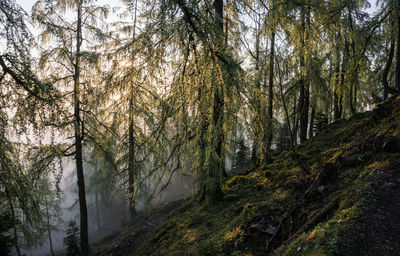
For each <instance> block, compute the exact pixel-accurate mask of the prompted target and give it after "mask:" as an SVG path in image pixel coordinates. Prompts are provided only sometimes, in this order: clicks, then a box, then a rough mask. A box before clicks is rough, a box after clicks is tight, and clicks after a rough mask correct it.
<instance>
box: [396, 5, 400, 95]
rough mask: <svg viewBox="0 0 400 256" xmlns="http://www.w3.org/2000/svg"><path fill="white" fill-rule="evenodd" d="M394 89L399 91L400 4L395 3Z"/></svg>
mask: <svg viewBox="0 0 400 256" xmlns="http://www.w3.org/2000/svg"><path fill="white" fill-rule="evenodd" d="M396 9H397V11H396V12H397V53H396V88H397V91H400V3H399V1H397V8H396Z"/></svg>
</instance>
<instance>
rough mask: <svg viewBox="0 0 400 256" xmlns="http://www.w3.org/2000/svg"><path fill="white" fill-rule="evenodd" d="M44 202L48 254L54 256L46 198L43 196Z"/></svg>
mask: <svg viewBox="0 0 400 256" xmlns="http://www.w3.org/2000/svg"><path fill="white" fill-rule="evenodd" d="M44 200H45V206H46V218H47V234H48V235H49V245H50V253H51V255H52V256H54V250H53V241H52V239H51V228H50V215H49V207H48V205H47V197H46V196H44Z"/></svg>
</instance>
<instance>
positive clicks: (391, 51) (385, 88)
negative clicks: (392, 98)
mask: <svg viewBox="0 0 400 256" xmlns="http://www.w3.org/2000/svg"><path fill="white" fill-rule="evenodd" d="M394 46H395V40H394V37H393V36H392V38H391V39H390V48H389V54H388V58H387V61H386V65H385V68H384V70H383V74H382V84H383V100H386V99H387V97H388V95H389V93H391V94H393V93H394V92H393V91H394V90H393V89H392V88H391V87H390V86H389V81H388V76H389V72H390V67H391V66H392V62H393V57H394Z"/></svg>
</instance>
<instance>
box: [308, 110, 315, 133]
mask: <svg viewBox="0 0 400 256" xmlns="http://www.w3.org/2000/svg"><path fill="white" fill-rule="evenodd" d="M314 118H315V104H313V105H312V108H311V117H310V128H309V130H308V138H312V137H313V136H314Z"/></svg>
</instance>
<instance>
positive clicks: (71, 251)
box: [64, 221, 81, 256]
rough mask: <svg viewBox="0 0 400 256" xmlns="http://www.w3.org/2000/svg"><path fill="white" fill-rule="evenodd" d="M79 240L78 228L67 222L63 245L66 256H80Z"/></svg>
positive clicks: (73, 223)
mask: <svg viewBox="0 0 400 256" xmlns="http://www.w3.org/2000/svg"><path fill="white" fill-rule="evenodd" d="M79 240H80V239H79V227H77V226H76V223H75V222H74V221H69V222H68V225H67V236H66V237H65V238H64V245H65V246H66V247H67V256H78V255H81V249H80V243H79Z"/></svg>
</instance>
